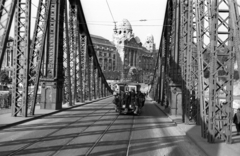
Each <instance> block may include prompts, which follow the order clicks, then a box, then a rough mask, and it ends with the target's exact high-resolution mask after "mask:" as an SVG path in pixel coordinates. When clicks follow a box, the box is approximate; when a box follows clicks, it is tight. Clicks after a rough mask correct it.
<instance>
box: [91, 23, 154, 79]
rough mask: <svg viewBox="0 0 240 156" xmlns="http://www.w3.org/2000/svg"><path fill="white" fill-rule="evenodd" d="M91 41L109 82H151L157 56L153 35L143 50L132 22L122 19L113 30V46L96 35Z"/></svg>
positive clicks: (148, 37) (92, 36)
mask: <svg viewBox="0 0 240 156" xmlns="http://www.w3.org/2000/svg"><path fill="white" fill-rule="evenodd" d="M91 38H92V41H93V44H94V48H95V50H96V52H97V56H98V61H99V63H100V65H101V67H102V69H103V74H104V75H105V77H106V79H107V81H109V82H110V81H116V80H117V81H118V80H121V81H134V82H145V83H148V82H149V81H150V76H151V74H152V73H153V70H154V66H155V63H154V56H155V54H156V53H154V52H155V51H156V49H155V43H154V38H153V35H147V38H146V41H145V43H144V46H143V44H142V42H141V40H140V38H139V37H138V36H134V34H133V29H132V26H131V24H130V22H129V21H128V20H127V19H123V20H122V21H119V22H118V23H117V24H116V27H115V28H114V29H113V41H112V42H111V41H109V40H107V39H105V38H103V37H101V36H96V35H91ZM132 69H134V70H132ZM132 71H134V72H132Z"/></svg>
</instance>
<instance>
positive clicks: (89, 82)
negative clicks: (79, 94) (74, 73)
mask: <svg viewBox="0 0 240 156" xmlns="http://www.w3.org/2000/svg"><path fill="white" fill-rule="evenodd" d="M88 64H89V67H88V72H89V73H88V78H89V79H88V85H89V86H88V88H89V93H88V94H89V100H90V101H91V100H92V95H93V94H92V84H93V82H92V77H93V56H89V63H88Z"/></svg>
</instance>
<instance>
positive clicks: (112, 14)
mask: <svg viewBox="0 0 240 156" xmlns="http://www.w3.org/2000/svg"><path fill="white" fill-rule="evenodd" d="M106 3H107V6H108V10H109V11H110V14H111V16H112V19H113V23H114V25H115V28H114V29H115V30H116V29H117V28H116V21H115V20H114V17H113V14H112V11H111V8H110V6H109V4H108V1H107V0H106Z"/></svg>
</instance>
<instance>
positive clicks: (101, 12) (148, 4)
mask: <svg viewBox="0 0 240 156" xmlns="http://www.w3.org/2000/svg"><path fill="white" fill-rule="evenodd" d="M166 2H167V0H81V3H82V6H83V11H84V14H85V18H86V20H87V23H88V29H89V31H90V33H91V34H94V35H99V36H102V37H104V38H106V39H108V40H110V41H112V34H113V28H114V23H113V21H121V20H122V19H127V20H128V21H129V22H130V23H131V25H132V29H133V33H134V34H135V36H138V37H139V38H140V40H141V42H142V43H144V42H145V40H146V36H147V35H148V34H152V35H153V36H154V42H155V43H156V48H157V49H158V48H159V43H160V37H161V32H162V28H163V19H164V15H165V7H166ZM108 5H109V8H110V9H109V8H108ZM110 10H111V12H112V16H113V18H112V16H111V13H110ZM113 19H114V20H113ZM140 20H146V21H140Z"/></svg>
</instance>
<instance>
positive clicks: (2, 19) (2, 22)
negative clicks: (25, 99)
mask: <svg viewBox="0 0 240 156" xmlns="http://www.w3.org/2000/svg"><path fill="white" fill-rule="evenodd" d="M9 3H10V5H9ZM16 5H17V1H16V0H1V2H0V69H1V68H2V62H3V59H4V53H5V50H6V46H7V41H8V37H9V32H10V29H11V24H12V20H13V15H14V11H15V7H16Z"/></svg>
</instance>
